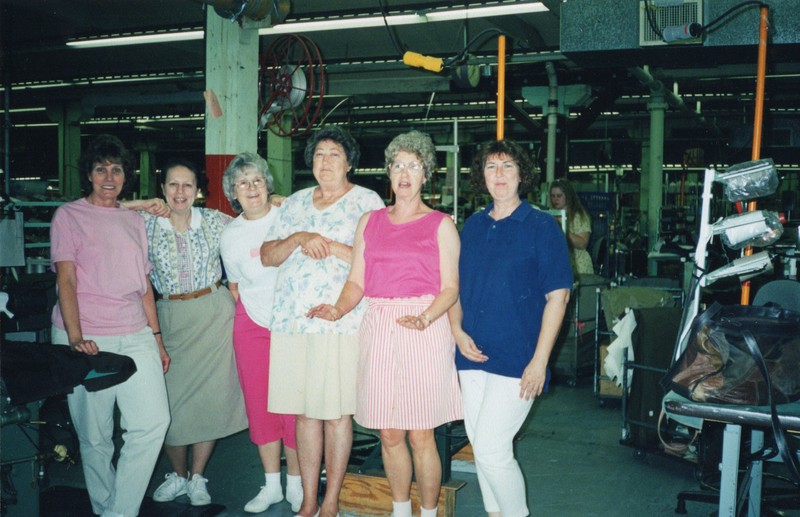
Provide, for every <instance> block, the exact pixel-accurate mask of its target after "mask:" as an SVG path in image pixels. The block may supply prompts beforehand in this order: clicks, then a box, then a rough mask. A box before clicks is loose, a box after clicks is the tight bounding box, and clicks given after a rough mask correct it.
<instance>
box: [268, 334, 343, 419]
mask: <svg viewBox="0 0 800 517" xmlns="http://www.w3.org/2000/svg"><path fill="white" fill-rule="evenodd" d="M357 367H358V335H356V334H353V335H341V334H281V333H278V332H275V333H273V334H272V343H271V349H270V359H269V401H268V406H269V411H270V412H271V413H282V414H292V415H305V416H306V417H309V418H315V419H319V420H335V419H338V418H341V417H342V416H345V415H352V414H353V413H355V411H356V369H357Z"/></svg>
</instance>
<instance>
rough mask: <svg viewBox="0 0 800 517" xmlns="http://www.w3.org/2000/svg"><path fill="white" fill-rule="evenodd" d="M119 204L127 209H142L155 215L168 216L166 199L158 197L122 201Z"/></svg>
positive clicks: (168, 210)
mask: <svg viewBox="0 0 800 517" xmlns="http://www.w3.org/2000/svg"><path fill="white" fill-rule="evenodd" d="M120 204H121V205H122V206H123V207H125V208H127V209H128V210H143V211H145V212H147V213H148V214H151V215H154V216H156V217H169V214H170V209H169V205H167V203H166V201H164V200H163V199H161V198H158V197H155V198H152V199H135V200H133V201H123V202H122V203H120Z"/></svg>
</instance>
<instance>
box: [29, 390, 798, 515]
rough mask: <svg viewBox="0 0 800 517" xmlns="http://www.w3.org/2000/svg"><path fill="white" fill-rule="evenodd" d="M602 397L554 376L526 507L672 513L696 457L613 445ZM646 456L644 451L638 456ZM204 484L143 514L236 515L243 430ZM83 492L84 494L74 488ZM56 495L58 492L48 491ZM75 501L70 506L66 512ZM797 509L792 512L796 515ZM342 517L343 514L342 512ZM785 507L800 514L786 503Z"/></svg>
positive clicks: (471, 496)
mask: <svg viewBox="0 0 800 517" xmlns="http://www.w3.org/2000/svg"><path fill="white" fill-rule="evenodd" d="M603 402H605V403H604V404H602V406H601V404H600V403H599V400H598V398H597V397H596V396H595V394H594V393H593V390H592V387H591V382H590V381H589V380H580V381H579V382H578V385H577V386H574V387H572V386H567V385H565V384H564V385H559V384H556V385H555V386H553V387H552V389H551V391H550V393H548V394H546V395H544V396H543V397H541V399H540V400H539V401H538V402H537V403H536V404H535V405H534V410H533V411H532V413H531V416H530V418H529V420H528V422H527V423H526V425H525V426H524V428H523V430H522V432H521V433H520V436H519V438H518V441H517V442H516V451H517V457H518V459H519V462H520V464H521V465H522V469H523V471H524V472H525V476H526V480H527V487H528V504H529V507H530V510H531V515H534V516H543V517H551V516H552V517H570V516H575V517H586V516H623V515H624V516H669V515H674V510H675V505H676V497H675V496H676V494H677V493H678V492H680V491H681V490H692V489H697V488H698V482H697V481H696V480H695V464H693V463H691V462H689V461H686V460H684V459H679V458H676V457H673V456H669V455H666V454H664V453H663V452H660V451H658V450H655V449H651V450H649V451H647V452H646V453H645V454H643V455H642V454H637V452H641V451H640V450H638V451H637V449H635V448H633V447H631V446H628V445H621V444H620V436H621V435H620V427H621V410H620V407H619V405H618V404H617V403H616V402H618V401H615V400H612V399H604V400H603ZM642 456H643V457H642ZM452 466H453V472H452V479H453V480H460V481H463V482H464V483H465V484H464V486H463V487H462V488H461V489H460V490H459V491H458V492H457V494H456V508H455V515H456V516H457V517H477V516H485V515H486V514H485V512H484V510H483V505H482V503H481V496H480V491H479V488H478V484H477V479H476V475H475V474H474V471H473V472H470V470H473V469H472V468H471V467H472V465H471V464H470V463H469V462H465V461H463V460H457V461H454V462H453V464H452ZM167 472H169V465H168V463H167V461H166V458H165V457H164V455H163V454H162V457H161V459H160V460H159V463H158V465H157V467H156V471H155V473H154V475H153V478H152V480H151V483H150V487H149V490H148V496H150V495H152V492H153V490H155V488H156V487H157V486H158V484H159V483H160V482H161V481H162V480H163V479H164V475H165V474H166V473H167ZM206 477H207V478H208V480H209V482H208V490H209V492H210V494H211V497H212V500H213V503H214V505H215V506H213V507H211V508H205V509H203V508H192V507H191V506H189V502H188V499H187V498H186V497H181V498H179V499H177V500H176V501H174V502H172V503H166V504H163V503H162V504H157V503H153V502H152V501H150V500H149V498H148V500H146V501H145V504H144V505H143V507H142V513H141V515H142V516H145V517H147V516H158V517H161V516H171V515H181V516H187V517H200V516H203V517H206V516H211V515H221V516H243V515H252V514H247V513H245V512H244V510H243V506H244V504H245V503H246V502H247V501H248V500H249V499H250V498H252V497H253V496H255V494H256V493H257V492H258V489H259V487H260V485H261V484H263V481H264V478H263V475H262V473H261V469H260V464H259V461H258V457H257V454H256V450H255V447H254V446H253V445H252V444H251V443H250V441H249V439H248V436H247V433H246V432H243V433H239V434H236V435H233V436H230V437H228V438H225V439H222V440H220V441H219V442H218V444H217V448H216V450H215V451H214V455H213V457H212V459H211V462H210V464H209V466H208V469H207V471H206ZM48 482H49V485H50V486H70V487H81V486H82V483H83V478H82V475H81V469H80V465H75V466H72V467H66V466H64V465H61V464H54V465H52V466H50V467H49V471H48ZM62 493H64V494H65V495H57V497H63V498H64V500H63V501H59V503H60V504H58V505H57V508H58V511H52V510H48V507H47V506H46V505H44V506H43V507H42V512H41V515H43V516H45V515H51V516H59V517H67V516H70V515H75V516H80V515H83V514H81V513H80V511H79V510H78V507H79V506H80V504H79V503H78V502H75V501H67V500H66V499H67V498H72V496H70V495H66V492H62ZM78 493H79V494H81V495H80V496H79V498H80V497H83V498H85V492H78ZM54 494H59V492H54ZM70 507H73V508H74V509H75V512H70V510H69V508H70ZM686 509H687V511H688V515H689V516H705V515H709V514H710V513H711V512H712V511H713V510H715V508H714V507H712V506H711V505H709V504H705V503H699V502H692V501H689V502H688V503H687V505H686ZM793 512H794V513H793ZM261 515H264V516H268V517H291V516H292V515H293V513H292V511H291V509H290V508H289V504H288V503H287V502H285V501H284V502H281V503H278V504H275V505H273V506H272V507H270V508H269V509H268V510H267V511H266V512H264V513H262V514H261ZM342 515H343V517H344V516H345V515H348V514H342ZM784 515H800V512H797V511H796V510H791V511H789V512H788V513H785V514H784Z"/></svg>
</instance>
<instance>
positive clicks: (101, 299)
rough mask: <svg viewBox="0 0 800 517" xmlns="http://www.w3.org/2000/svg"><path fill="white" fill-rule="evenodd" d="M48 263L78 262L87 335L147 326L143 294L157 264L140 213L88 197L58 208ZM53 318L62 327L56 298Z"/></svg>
mask: <svg viewBox="0 0 800 517" xmlns="http://www.w3.org/2000/svg"><path fill="white" fill-rule="evenodd" d="M50 262H51V264H52V268H53V270H54V271H55V265H56V262H73V263H74V264H75V272H76V275H77V280H78V286H77V294H78V312H79V315H80V320H81V330H82V331H83V333H84V334H90V335H91V334H97V335H101V336H109V335H123V334H129V333H131V332H135V331H137V330H141V329H142V328H144V327H145V326H147V318H146V317H145V313H144V306H143V304H142V296H143V295H144V293H145V292H147V281H146V275H147V273H149V272H150V269H152V267H153V266H152V265H151V264H150V262H149V260H148V259H147V238H146V236H145V231H144V220H143V219H142V217H141V216H140V215H138V214H137V213H136V212H133V211H131V210H127V209H125V208H121V207H119V208H103V207H99V206H95V205H92V204H91V203H89V202H87V201H86V200H85V199H79V200H77V201H73V202H71V203H67V204H66V205H63V206H61V207H59V208H58V210H56V213H55V214H54V215H53V221H52V224H51V226H50ZM52 321H53V325H55V326H56V327H58V328H61V329H64V320H63V318H62V317H61V308H60V306H59V304H58V303H57V304H56V306H55V307H54V308H53V315H52ZM65 330H66V329H65Z"/></svg>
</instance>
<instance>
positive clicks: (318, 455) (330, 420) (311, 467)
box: [261, 126, 384, 517]
mask: <svg viewBox="0 0 800 517" xmlns="http://www.w3.org/2000/svg"><path fill="white" fill-rule="evenodd" d="M358 158H359V149H358V144H357V143H356V142H355V140H354V139H353V137H352V136H350V135H349V134H348V133H346V132H345V131H344V130H343V129H341V128H340V127H338V126H328V127H325V128H323V129H321V130H320V131H318V132H317V133H315V134H314V136H313V137H312V138H311V139H310V141H309V142H308V144H307V145H306V149H305V161H306V164H307V165H308V166H309V167H312V169H313V172H314V178H315V179H316V180H317V183H318V185H317V186H315V187H310V188H307V189H304V190H300V191H299V192H296V193H295V194H293V195H291V196H290V197H288V198H287V199H286V200H285V201H284V202H283V204H282V205H281V211H280V214H279V216H278V220H277V221H276V223H275V224H274V225H273V226H272V228H271V233H269V234H268V237H267V238H266V239H265V242H264V244H263V245H262V246H261V263H262V264H263V265H265V266H279V269H278V279H277V285H276V287H275V295H274V300H275V302H274V305H273V311H272V325H270V329H271V330H272V344H271V346H272V348H271V350H270V370H269V411H270V412H272V413H284V414H294V415H297V456H298V459H299V461H300V476H301V478H302V483H303V492H304V494H303V495H304V499H303V505H302V506H301V508H300V512H299V513H298V515H300V516H301V517H311V516H313V515H319V516H320V517H333V516H335V515H336V514H337V512H338V505H339V492H340V490H341V486H342V482H343V481H344V474H345V470H346V468H347V461H348V459H349V456H350V447H351V445H352V440H353V433H352V429H353V428H352V425H353V424H352V415H353V413H355V407H356V368H357V363H358V328H359V325H360V324H361V319H362V317H363V316H364V311H365V310H366V305H365V304H360V305H359V306H357V307H356V308H355V309H353V311H351V312H350V313H349V314H347V315H345V316H343V317H342V318H341V319H339V320H338V321H334V322H330V321H324V320H320V319H311V318H308V317H306V313H308V311H309V309H311V308H312V307H313V306H315V305H317V304H318V303H320V302H327V303H331V304H332V303H334V302H335V301H336V298H337V297H338V296H339V292H340V291H341V290H342V286H343V285H344V283H345V281H346V280H347V276H348V273H349V272H350V265H351V262H352V259H353V238H354V236H355V231H356V225H357V224H358V220H359V218H360V217H361V215H362V214H364V213H365V212H369V211H370V210H375V209H377V208H383V206H384V204H383V201H382V200H381V198H380V197H379V196H378V195H377V194H376V193H375V192H373V191H371V190H368V189H365V188H363V187H359V186H357V185H354V184H353V183H351V182H350V179H351V177H352V174H353V169H354V168H355V167H356V166H357V165H358ZM323 449H324V455H325V467H326V476H327V478H326V479H327V485H326V491H325V499H324V500H323V502H322V506H321V507H320V506H319V505H318V503H317V489H318V486H319V473H320V464H321V460H322V455H323Z"/></svg>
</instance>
